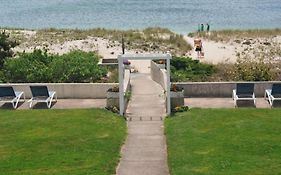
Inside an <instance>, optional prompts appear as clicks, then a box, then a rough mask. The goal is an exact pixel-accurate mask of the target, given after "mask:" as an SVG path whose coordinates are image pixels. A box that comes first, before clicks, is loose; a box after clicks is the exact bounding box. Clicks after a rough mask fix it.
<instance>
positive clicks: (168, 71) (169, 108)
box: [166, 53, 172, 115]
mask: <svg viewBox="0 0 281 175" xmlns="http://www.w3.org/2000/svg"><path fill="white" fill-rule="evenodd" d="M171 59H172V56H171V54H170V53H168V56H167V61H166V63H167V66H166V67H167V71H166V72H167V114H168V115H170V114H171V92H170V88H171V82H170V81H171V80H170V60H171Z"/></svg>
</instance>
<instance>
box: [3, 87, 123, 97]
mask: <svg viewBox="0 0 281 175" xmlns="http://www.w3.org/2000/svg"><path fill="white" fill-rule="evenodd" d="M31 85H43V86H45V85H46V86H47V87H48V89H49V90H53V91H56V92H57V95H58V98H74V99H92V98H106V91H107V90H108V89H109V88H112V87H114V86H118V83H24V84H0V86H13V88H14V89H15V91H23V92H24V93H25V96H26V98H31V91H30V88H29V86H31Z"/></svg>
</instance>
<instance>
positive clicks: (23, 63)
mask: <svg viewBox="0 0 281 175" xmlns="http://www.w3.org/2000/svg"><path fill="white" fill-rule="evenodd" d="M52 58H53V57H52V56H48V55H47V53H46V51H42V50H34V52H33V53H22V54H20V55H19V56H18V57H16V58H11V59H7V60H6V61H5V63H4V68H3V69H4V74H5V77H6V80H7V81H8V82H14V83H31V82H38V83H42V82H51V78H52V75H51V68H50V67H49V63H50V62H51V61H52Z"/></svg>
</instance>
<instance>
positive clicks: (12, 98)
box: [0, 86, 25, 109]
mask: <svg viewBox="0 0 281 175" xmlns="http://www.w3.org/2000/svg"><path fill="white" fill-rule="evenodd" d="M22 96H23V100H25V96H24V92H19V91H14V89H13V87H12V86H2V87H0V101H1V102H4V103H12V105H13V108H14V109H16V108H17V107H18V103H19V101H20V99H21V97H22Z"/></svg>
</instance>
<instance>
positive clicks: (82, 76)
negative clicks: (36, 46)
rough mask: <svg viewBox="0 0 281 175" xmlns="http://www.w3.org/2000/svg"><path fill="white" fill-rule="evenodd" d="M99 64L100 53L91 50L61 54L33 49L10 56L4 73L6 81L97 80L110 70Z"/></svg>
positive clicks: (57, 81)
mask: <svg viewBox="0 0 281 175" xmlns="http://www.w3.org/2000/svg"><path fill="white" fill-rule="evenodd" d="M97 63H98V56H97V55H96V54H94V53H92V52H90V53H86V52H83V51H72V52H70V53H67V54H64V55H61V56H59V55H48V54H47V51H42V50H34V52H32V53H22V54H20V55H19V56H17V57H15V58H10V59H7V60H6V62H5V64H4V67H3V73H4V76H5V80H6V82H13V83H34V82H37V83H78V82H96V81H97V80H99V79H101V78H102V77H104V76H105V75H106V73H107V72H106V70H105V69H104V68H102V67H99V66H98V64H97Z"/></svg>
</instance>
